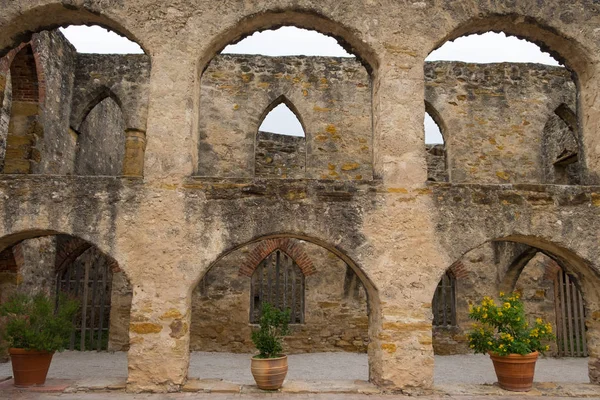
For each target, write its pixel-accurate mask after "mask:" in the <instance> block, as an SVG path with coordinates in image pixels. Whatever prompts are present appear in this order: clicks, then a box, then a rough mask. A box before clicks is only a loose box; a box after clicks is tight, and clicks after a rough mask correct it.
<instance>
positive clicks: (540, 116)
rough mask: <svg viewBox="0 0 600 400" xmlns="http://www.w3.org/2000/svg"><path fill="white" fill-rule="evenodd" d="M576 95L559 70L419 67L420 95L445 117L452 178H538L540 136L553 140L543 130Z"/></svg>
mask: <svg viewBox="0 0 600 400" xmlns="http://www.w3.org/2000/svg"><path fill="white" fill-rule="evenodd" d="M575 98H576V88H575V83H574V82H573V80H572V78H571V74H570V72H569V71H567V70H566V69H565V68H561V67H550V66H542V65H536V64H509V63H505V64H483V65H482V64H479V65H477V64H466V63H454V62H453V63H447V62H432V63H427V64H426V65H425V99H426V101H427V102H428V103H429V104H431V106H432V107H433V108H434V109H435V110H436V111H437V113H438V114H439V116H440V117H441V118H442V119H443V122H444V123H443V126H444V127H445V131H444V139H445V141H446V149H447V158H448V168H449V175H450V179H451V181H452V182H473V183H508V182H520V183H540V182H542V181H543V180H544V161H543V159H542V157H541V154H542V140H543V139H551V140H557V139H558V138H552V136H551V135H544V127H545V125H546V123H547V122H548V119H549V118H551V117H552V116H553V115H554V112H555V110H556V109H557V108H558V107H559V106H560V105H561V104H566V105H567V106H569V107H570V108H571V109H572V110H576V109H577V108H576V100H575ZM475 149H476V151H474V150H475Z"/></svg>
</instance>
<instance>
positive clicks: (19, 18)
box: [0, 0, 153, 56]
mask: <svg viewBox="0 0 600 400" xmlns="http://www.w3.org/2000/svg"><path fill="white" fill-rule="evenodd" d="M8 12H9V14H7V15H6V16H5V18H6V20H7V21H8V22H7V23H5V24H4V25H3V26H2V29H1V31H0V32H1V34H0V56H3V55H5V54H6V53H7V52H8V51H9V50H10V49H11V48H14V47H15V46H18V45H19V43H22V42H27V41H28V40H29V38H30V37H31V34H32V33H34V32H37V31H40V30H52V29H56V28H60V27H64V26H68V25H99V26H101V27H103V28H106V29H110V30H112V31H115V32H118V33H119V34H121V35H123V36H125V37H127V38H128V39H130V40H132V41H134V42H136V43H139V45H140V46H141V47H142V49H143V50H144V52H145V53H146V54H153V53H152V52H151V51H150V49H149V48H148V46H147V44H146V43H144V41H142V40H140V39H141V37H140V36H138V35H135V34H134V33H133V32H132V30H130V29H129V28H128V26H129V25H131V27H134V26H135V25H134V24H133V23H132V24H129V23H128V21H124V20H123V18H121V17H119V16H117V15H114V16H112V15H110V12H111V11H110V10H109V9H107V8H106V7H104V6H103V5H102V4H89V3H88V4H85V5H70V6H68V7H65V5H64V3H63V2H61V1H55V0H52V1H48V2H47V4H45V5H41V6H37V7H30V8H26V9H24V10H23V9H19V8H15V9H14V10H10V11H8Z"/></svg>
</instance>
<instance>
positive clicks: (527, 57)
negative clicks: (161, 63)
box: [61, 26, 559, 143]
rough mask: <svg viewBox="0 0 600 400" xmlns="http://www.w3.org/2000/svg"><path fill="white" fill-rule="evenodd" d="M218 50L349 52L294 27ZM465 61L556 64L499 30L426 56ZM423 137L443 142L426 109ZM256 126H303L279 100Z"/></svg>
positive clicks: (98, 46) (72, 32) (92, 46)
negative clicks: (278, 103) (260, 123)
mask: <svg viewBox="0 0 600 400" xmlns="http://www.w3.org/2000/svg"><path fill="white" fill-rule="evenodd" d="M61 31H62V32H63V34H64V35H65V36H66V37H67V39H68V40H69V41H70V42H71V43H72V44H73V45H74V46H75V48H76V49H77V51H78V52H80V53H100V54H107V53H113V54H123V53H143V51H142V49H141V48H140V46H138V45H137V44H136V43H133V42H131V41H129V40H128V39H126V38H124V37H122V36H119V35H117V34H116V33H113V32H109V31H107V30H106V29H103V28H100V27H98V26H94V27H86V26H70V27H68V28H64V29H63V28H61ZM223 53H228V54H230V53H238V54H262V55H267V56H288V55H307V56H330V57H331V56H332V57H353V55H351V54H348V53H347V52H346V51H345V50H344V49H343V48H342V47H341V46H340V45H339V44H338V43H337V41H336V40H335V39H333V38H331V37H328V36H325V35H322V34H320V33H318V32H315V31H308V30H305V29H299V28H295V27H282V28H279V29H277V30H274V31H273V30H271V31H263V32H257V33H254V34H253V35H251V36H248V37H247V38H245V39H244V40H242V41H240V42H238V43H236V44H234V45H229V46H227V47H225V49H224V50H223ZM442 60H443V61H464V62H472V63H494V62H532V63H539V64H547V65H559V63H558V62H557V61H556V60H555V59H554V58H552V57H551V56H550V55H549V54H548V53H543V52H542V51H541V50H540V48H539V47H538V46H537V45H535V44H533V43H530V42H527V41H524V40H519V39H517V38H515V37H510V36H509V37H507V36H506V35H505V34H504V33H494V32H488V33H484V34H482V35H470V36H464V37H461V38H458V39H456V40H454V41H453V42H448V43H446V44H444V45H443V46H442V47H440V48H439V49H437V50H435V51H433V52H432V53H431V54H430V55H429V56H428V57H427V58H426V61H442ZM424 125H425V143H443V139H442V135H441V134H440V131H439V128H438V127H437V125H436V124H435V122H433V119H431V117H429V115H426V117H425V121H424ZM260 129H261V130H265V131H268V132H275V133H281V134H288V135H294V136H303V135H304V133H303V131H302V126H301V125H300V122H299V121H298V120H297V118H296V116H295V115H294V113H292V112H291V111H290V110H289V109H288V108H287V107H286V106H285V105H284V104H282V105H280V106H277V107H276V108H274V109H273V111H271V113H269V115H268V116H267V118H265V121H264V122H263V124H262V125H261V127H260Z"/></svg>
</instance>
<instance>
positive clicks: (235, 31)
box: [198, 9, 379, 77]
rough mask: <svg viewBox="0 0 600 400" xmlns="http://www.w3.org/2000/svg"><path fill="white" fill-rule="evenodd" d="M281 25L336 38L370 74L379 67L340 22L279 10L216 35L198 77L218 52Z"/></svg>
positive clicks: (365, 46) (364, 45)
mask: <svg viewBox="0 0 600 400" xmlns="http://www.w3.org/2000/svg"><path fill="white" fill-rule="evenodd" d="M282 26H295V27H298V28H303V29H310V30H315V31H317V32H319V33H322V34H324V35H327V36H332V37H333V38H335V39H336V40H337V41H338V42H339V43H340V45H341V46H342V47H343V48H344V49H345V50H346V51H348V52H349V53H351V54H354V55H356V56H357V57H358V59H359V60H360V61H361V63H362V64H363V65H364V67H365V68H366V69H367V71H368V72H369V74H371V75H372V74H373V72H374V71H376V70H377V68H378V65H379V58H378V57H377V55H376V53H375V51H374V50H373V49H372V48H371V47H370V46H369V45H368V44H367V43H365V42H364V41H362V40H361V39H359V38H358V37H357V36H356V35H355V34H354V33H353V32H352V30H351V29H350V28H348V27H346V26H344V25H342V24H341V23H339V22H336V21H333V20H331V19H329V18H327V17H325V16H322V15H320V14H318V13H316V12H314V11H312V10H302V9H297V10H294V9H288V10H285V9H280V10H271V11H268V12H261V13H257V14H251V15H247V16H246V17H243V18H241V19H240V20H237V21H234V22H233V23H232V25H231V26H229V27H227V28H225V31H223V32H221V33H219V34H217V35H215V36H216V39H215V40H213V41H212V42H211V43H210V44H209V45H208V48H207V49H206V50H205V51H204V54H202V55H201V56H200V58H199V61H198V77H200V76H202V73H203V72H204V70H205V69H206V67H207V66H208V63H209V62H210V60H212V59H213V58H214V57H215V56H216V55H217V54H218V53H219V52H221V51H222V50H223V49H224V48H225V46H227V45H229V44H235V43H237V42H239V41H240V40H242V39H244V38H245V37H247V36H249V35H251V34H253V33H255V32H260V31H264V30H268V29H277V28H280V27H282Z"/></svg>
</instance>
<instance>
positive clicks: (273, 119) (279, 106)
mask: <svg viewBox="0 0 600 400" xmlns="http://www.w3.org/2000/svg"><path fill="white" fill-rule="evenodd" d="M294 110H296V108H295V107H294V105H293V104H292V103H291V102H290V101H289V100H288V99H287V98H286V97H285V96H281V97H279V98H278V99H277V100H275V101H274V102H273V103H272V104H270V105H269V107H268V108H267V109H266V110H265V113H264V114H265V115H264V117H263V118H262V121H261V123H260V127H259V128H258V133H257V134H256V144H255V166H254V168H255V170H254V175H255V176H256V177H260V178H284V179H285V178H290V179H298V178H303V177H304V176H305V170H306V135H305V133H304V127H303V125H302V122H301V120H300V117H299V115H298V114H297V111H296V112H294Z"/></svg>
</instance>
